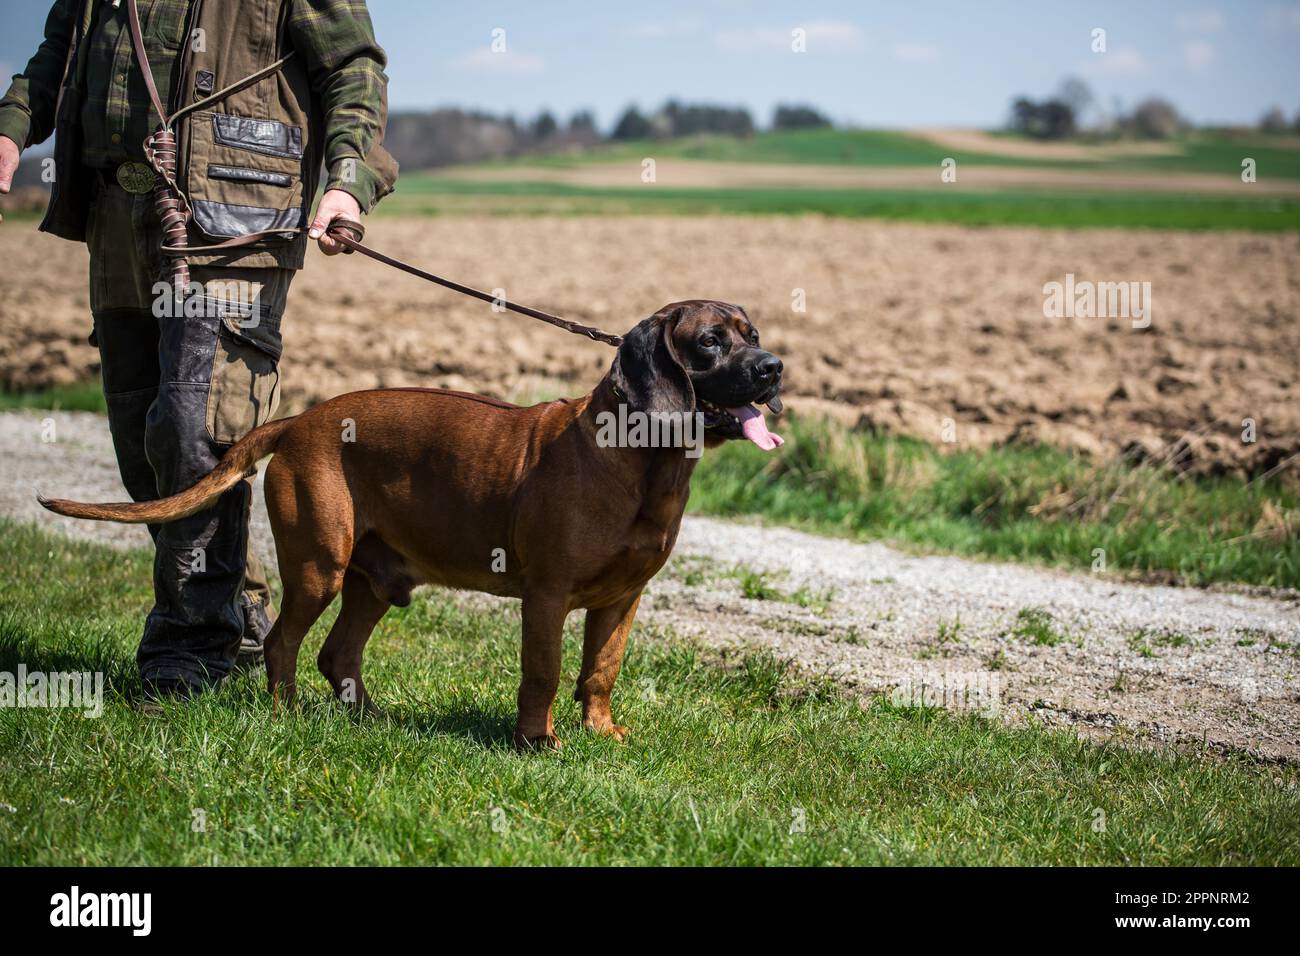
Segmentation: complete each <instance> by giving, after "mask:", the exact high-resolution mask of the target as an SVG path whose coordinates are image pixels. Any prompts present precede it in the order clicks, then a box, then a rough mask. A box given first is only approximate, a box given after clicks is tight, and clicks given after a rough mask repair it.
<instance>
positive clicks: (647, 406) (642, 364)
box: [609, 308, 695, 415]
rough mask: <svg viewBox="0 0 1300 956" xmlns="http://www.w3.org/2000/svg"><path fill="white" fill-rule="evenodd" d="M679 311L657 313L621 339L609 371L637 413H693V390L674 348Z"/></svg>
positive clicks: (617, 387)
mask: <svg viewBox="0 0 1300 956" xmlns="http://www.w3.org/2000/svg"><path fill="white" fill-rule="evenodd" d="M682 312H683V310H682V309H680V308H677V309H672V310H665V311H662V312H656V313H655V314H654V315H652V316H650V318H648V319H643V320H642V321H641V322H638V323H637V325H636V327H635V328H633V329H632V331H630V332H628V333H627V335H625V336H623V344H622V345H620V346H619V347H618V355H616V356H615V357H614V364H613V365H612V366H611V367H610V370H609V377H610V381H612V382H613V384H614V387H615V388H616V389H617V390H618V391H619V393H620V394H621V395H622V396H623V397H625V398H626V400H627V403H628V405H629V406H630V407H631V408H632V409H633V410H634V411H639V412H651V413H665V412H675V413H677V414H680V415H689V414H690V413H691V412H693V411H695V389H694V388H693V387H692V386H691V380H690V377H689V376H688V375H687V374H686V369H685V368H684V367H683V366H682V363H681V360H680V359H679V358H678V357H677V351H676V350H675V349H674V348H673V330H674V329H676V328H677V320H678V319H680V318H681V317H682Z"/></svg>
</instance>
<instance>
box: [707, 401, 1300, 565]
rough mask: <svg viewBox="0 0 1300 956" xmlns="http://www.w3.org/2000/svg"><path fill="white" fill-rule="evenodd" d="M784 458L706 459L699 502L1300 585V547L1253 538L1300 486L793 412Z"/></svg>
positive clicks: (976, 546)
mask: <svg viewBox="0 0 1300 956" xmlns="http://www.w3.org/2000/svg"><path fill="white" fill-rule="evenodd" d="M781 432H782V435H783V436H784V437H785V438H786V444H785V446H784V447H783V448H782V449H781V452H780V454H778V455H772V456H762V455H755V454H752V449H750V448H749V447H748V446H744V447H742V446H741V443H733V444H731V445H727V446H724V447H722V448H720V449H718V450H716V451H713V452H710V453H709V454H708V455H706V456H705V457H704V460H703V461H702V463H701V465H700V467H699V468H698V469H697V470H696V472H695V477H694V479H693V481H692V486H691V507H692V508H693V509H694V510H696V511H698V512H702V513H705V514H714V515H730V516H736V515H755V516H761V517H763V518H765V519H768V520H772V521H776V522H780V523H785V524H793V525H796V526H801V527H805V528H808V529H810V530H814V531H819V532H830V533H833V534H840V535H848V536H851V537H858V538H868V539H885V540H888V541H893V542H897V543H901V544H904V545H910V546H915V547H918V548H921V549H925V550H935V551H943V552H949V553H955V554H965V555H974V556H979V557H986V558H995V559H1000V560H1008V561H1028V562H1038V563H1044V564H1051V565H1058V566H1061V567H1066V568H1070V569H1072V570H1076V571H1085V572H1086V571H1091V570H1092V569H1093V568H1094V565H1096V564H1097V562H1098V559H1099V555H1098V554H1097V551H1096V549H1102V550H1103V551H1104V555H1102V556H1101V557H1102V558H1104V562H1105V570H1106V573H1120V574H1126V573H1139V574H1144V575H1148V576H1153V577H1158V578H1160V579H1168V578H1171V577H1172V578H1176V579H1178V580H1180V581H1182V582H1184V583H1189V584H1210V583H1214V582H1245V583H1249V584H1264V585H1271V586H1274V587H1292V588H1294V587H1300V541H1298V540H1297V539H1296V538H1295V536H1294V535H1290V536H1288V535H1284V534H1281V533H1280V532H1279V533H1275V534H1268V533H1261V532H1258V531H1257V530H1256V529H1257V526H1258V525H1259V523H1260V521H1261V519H1262V518H1264V517H1265V514H1266V512H1265V504H1266V503H1268V504H1269V505H1270V506H1271V508H1272V509H1273V511H1274V512H1275V513H1276V514H1282V515H1286V514H1291V515H1293V516H1294V515H1295V513H1296V511H1297V509H1298V508H1300V489H1298V486H1297V484H1296V482H1295V477H1294V475H1287V474H1286V473H1285V472H1284V473H1283V475H1282V476H1280V477H1275V478H1271V479H1268V480H1267V481H1256V482H1251V483H1249V484H1248V483H1246V482H1243V481H1241V480H1239V479H1234V478H1227V477H1223V478H1189V477H1186V476H1182V475H1179V474H1177V473H1175V472H1173V471H1172V470H1171V469H1169V468H1168V467H1161V466H1157V465H1155V464H1142V465H1136V464H1133V463H1131V462H1125V461H1122V460H1120V461H1115V462H1111V463H1106V464H1098V463H1094V462H1091V461H1089V460H1088V459H1086V458H1083V457H1077V456H1073V455H1070V454H1068V453H1066V452H1062V451H1059V450H1056V449H1052V448H1047V447H1035V448H1026V447H1019V446H1010V447H1004V448H997V449H992V450H988V451H981V452H973V451H968V452H955V453H951V454H944V453H943V452H941V451H940V450H938V449H937V448H934V447H932V446H929V445H925V444H922V443H920V442H915V441H910V440H907V439H901V438H893V437H888V436H879V435H871V434H864V433H858V432H851V431H849V430H848V429H845V428H843V427H842V426H837V425H833V424H830V423H826V422H822V421H803V420H799V419H798V418H791V419H790V420H789V421H787V422H786V423H785V424H784V425H783V426H782V428H781Z"/></svg>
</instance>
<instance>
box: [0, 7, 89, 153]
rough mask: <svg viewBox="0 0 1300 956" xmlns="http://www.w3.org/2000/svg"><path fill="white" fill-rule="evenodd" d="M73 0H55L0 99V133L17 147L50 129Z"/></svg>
mask: <svg viewBox="0 0 1300 956" xmlns="http://www.w3.org/2000/svg"><path fill="white" fill-rule="evenodd" d="M78 6H79V4H78V3H77V0H58V2H57V3H55V4H54V7H53V8H52V9H51V10H50V15H49V17H47V18H46V20H45V39H44V40H43V41H41V45H40V48H39V49H38V50H37V51H36V55H35V56H33V57H32V58H31V60H29V61H28V63H27V68H26V69H25V70H23V72H21V73H19V74H17V75H16V76H14V79H13V83H12V85H10V87H9V92H8V93H6V94H5V96H4V99H0V135H3V136H8V137H9V138H10V139H12V140H13V141H14V142H15V143H17V144H18V146H19V148H25V147H27V146H29V145H31V144H32V143H40V142H43V141H44V140H46V139H47V138H48V137H49V135H50V133H52V132H54V108H55V105H56V104H57V103H58V101H59V86H60V84H61V83H62V82H63V67H64V64H65V63H67V58H68V44H70V43H71V42H72V33H73V27H74V26H75V24H76V18H77V7H78Z"/></svg>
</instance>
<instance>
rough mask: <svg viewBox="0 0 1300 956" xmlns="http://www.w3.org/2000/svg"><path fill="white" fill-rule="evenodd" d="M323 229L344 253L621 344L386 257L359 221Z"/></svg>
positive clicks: (338, 221)
mask: <svg viewBox="0 0 1300 956" xmlns="http://www.w3.org/2000/svg"><path fill="white" fill-rule="evenodd" d="M327 232H328V233H329V234H330V236H331V237H332V238H334V239H336V240H338V242H340V243H341V244H342V245H343V247H344V251H345V252H348V253H352V252H359V253H361V254H362V255H363V256H369V257H370V258H371V259H374V260H375V261H376V262H382V263H384V264H385V265H389V266H392V267H393V268H394V269H400V270H401V271H402V272H406V273H409V274H410V275H413V276H416V277H417V278H420V279H424V280H425V281H427V282H432V283H434V284H435V285H440V286H442V287H443V288H444V289H451V290H452V291H453V292H459V293H460V294H461V295H468V296H470V297H472V298H475V299H482V300H483V301H484V302H490V303H492V304H493V305H498V306H501V307H502V308H504V309H509V310H510V311H511V312H518V313H519V314H520V315H526V316H528V317H529V318H533V319H540V320H541V321H543V322H549V323H550V324H551V325H553V326H555V327H556V328H559V329H564V331H566V332H572V333H573V334H574V335H585V336H586V337H587V338H589V339H592V340H594V341H596V342H604V343H605V344H606V345H612V346H614V347H616V348H617V347H618V346H619V345H621V344H622V343H623V337H622V336H621V335H612V334H611V333H609V332H603V331H601V330H600V329H598V328H596V327H595V326H591V325H582V324H580V323H578V322H573V321H571V320H569V319H562V318H560V317H559V316H558V315H551V314H550V313H549V312H542V311H540V310H538V309H530V308H529V307H528V306H526V305H518V304H517V303H514V302H507V301H506V300H505V299H501V298H498V297H497V296H494V295H492V294H490V293H487V292H483V291H481V290H479V289H471V288H470V287H469V286H467V285H461V284H460V283H459V282H453V281H452V280H451V279H444V278H443V277H442V276H437V275H434V274H433V273H432V272H426V271H425V270H423V269H420V268H417V267H416V266H413V265H411V264H410V263H409V262H403V261H402V260H401V259H394V258H393V257H392V256H386V255H384V254H383V253H382V252H379V251H378V250H376V249H372V248H370V247H369V246H367V245H364V244H363V243H362V242H361V240H362V239H363V238H365V234H366V230H365V227H364V226H362V225H361V223H359V222H357V221H356V220H354V219H335V220H334V221H333V222H332V223H330V226H329V229H328V230H327Z"/></svg>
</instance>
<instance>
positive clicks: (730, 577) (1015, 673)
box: [0, 412, 1300, 761]
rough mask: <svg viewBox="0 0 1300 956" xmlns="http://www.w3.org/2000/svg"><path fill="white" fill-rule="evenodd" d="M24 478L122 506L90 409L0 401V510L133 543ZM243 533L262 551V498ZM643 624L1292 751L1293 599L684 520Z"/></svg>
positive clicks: (1112, 732) (906, 682) (1095, 728)
mask: <svg viewBox="0 0 1300 956" xmlns="http://www.w3.org/2000/svg"><path fill="white" fill-rule="evenodd" d="M50 425H52V426H53V429H54V431H53V437H54V440H53V441H48V440H45V439H47V438H49V437H50V436H49V427H50ZM37 488H40V489H41V490H42V491H45V492H46V493H47V494H48V493H58V494H59V495H61V496H66V497H77V498H85V499H90V500H121V498H122V495H123V491H122V487H121V484H120V482H119V480H118V477H117V472H116V468H115V466H114V464H113V458H112V452H111V443H110V440H109V436H108V428H107V424H106V422H105V420H104V419H103V418H101V417H99V416H96V415H89V414H81V413H48V412H10V413H4V414H0V514H8V515H11V516H14V517H17V518H20V519H23V520H31V521H38V522H39V523H40V524H41V525H42V526H44V527H47V528H50V527H55V528H58V529H59V530H60V531H63V532H66V533H68V534H74V535H77V536H80V537H86V538H91V539H94V540H97V541H101V542H105V543H109V544H112V545H115V546H140V545H144V544H147V542H148V535H147V534H146V533H145V531H144V529H143V528H141V527H136V526H129V525H112V524H101V523H96V522H77V521H73V520H71V519H64V518H56V517H53V516H51V515H49V514H47V513H45V512H44V511H42V510H41V508H40V507H39V506H38V505H37V504H36V500H35V492H36V490H37ZM253 535H254V540H255V541H256V542H257V546H258V547H259V549H260V550H261V551H262V553H263V554H264V555H265V556H267V557H268V558H272V557H273V554H274V545H273V543H272V542H271V540H270V535H269V529H268V526H267V523H266V515H265V511H264V508H263V504H262V500H261V495H260V494H259V495H258V498H257V505H256V513H255V516H254V529H253ZM746 573H748V578H747V579H746ZM746 592H748V594H749V595H750V596H746ZM760 595H761V596H760ZM641 620H642V621H643V622H645V623H652V624H659V625H665V626H669V627H672V628H673V629H674V630H676V631H678V632H680V633H683V634H688V635H692V636H696V637H698V638H699V639H701V640H703V641H705V642H707V643H709V644H712V645H718V646H737V645H745V646H762V647H768V648H771V649H772V650H773V651H775V652H776V653H777V654H778V655H780V656H783V657H789V658H792V659H794V660H795V661H796V662H797V663H798V664H799V665H800V666H801V667H802V668H804V669H806V670H807V671H809V672H812V673H816V674H824V675H827V676H829V677H832V678H834V679H836V680H838V681H841V682H843V683H845V684H847V685H849V686H852V687H854V688H856V689H859V690H861V691H863V692H864V693H865V692H885V693H889V694H891V695H892V696H894V697H895V698H896V699H900V700H904V699H916V696H917V695H922V696H923V697H924V699H926V700H929V701H936V700H937V701H942V702H943V703H945V704H946V705H947V706H951V707H956V708H970V709H978V710H982V711H985V712H995V713H997V714H998V715H999V716H1001V717H1002V718H1004V719H1007V720H1009V721H1011V722H1019V721H1025V720H1041V721H1045V722H1047V723H1052V724H1068V725H1072V726H1075V727H1077V728H1078V729H1079V730H1080V731H1083V732H1086V733H1089V734H1091V735H1101V736H1106V737H1112V736H1113V737H1116V738H1117V739H1120V740H1123V741H1126V742H1134V743H1144V742H1145V743H1161V742H1176V741H1195V742H1204V743H1205V744H1207V745H1209V746H1211V747H1214V748H1217V749H1222V750H1245V751H1249V752H1251V753H1253V754H1255V755H1257V756H1259V757H1261V758H1264V759H1281V760H1287V761H1300V686H1298V684H1297V673H1298V672H1300V602H1298V601H1297V599H1296V598H1295V597H1294V596H1289V595H1285V596H1254V595H1248V594H1244V593H1229V592H1223V591H1205V590H1193V589H1185V588H1170V587H1150V586H1145V585H1138V584H1128V583H1121V582H1118V581H1115V580H1113V579H1111V578H1109V577H1107V576H1106V575H1104V574H1098V575H1087V576H1085V575H1077V574H1064V573H1059V572H1054V571H1050V570H1039V569H1033V568H1026V567H1020V566H1015V565H1005V564H991V563H984V562H978V561H971V560H967V559H961V558H952V557H917V556H912V555H908V554H904V553H902V552H900V551H897V550H895V549H892V548H889V547H886V546H884V545H879V544H860V543H854V542H849V541H842V540H838V539H833V538H823V537H818V536H815V535H810V534H804V533H801V532H797V531H791V530H789V529H785V528H778V527H762V526H759V525H755V524H743V523H733V522H724V521H717V520H712V519H707V518H689V519H688V520H687V521H686V522H685V524H684V526H683V529H682V534H681V539H680V542H679V544H678V547H677V552H676V554H675V555H674V558H673V561H672V562H671V563H670V565H669V567H668V568H667V569H666V570H665V572H664V573H663V574H661V575H660V576H659V578H657V579H656V580H655V581H654V582H652V584H651V586H650V588H649V589H648V592H647V599H646V601H645V602H644V603H643V605H642V612H641Z"/></svg>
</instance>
